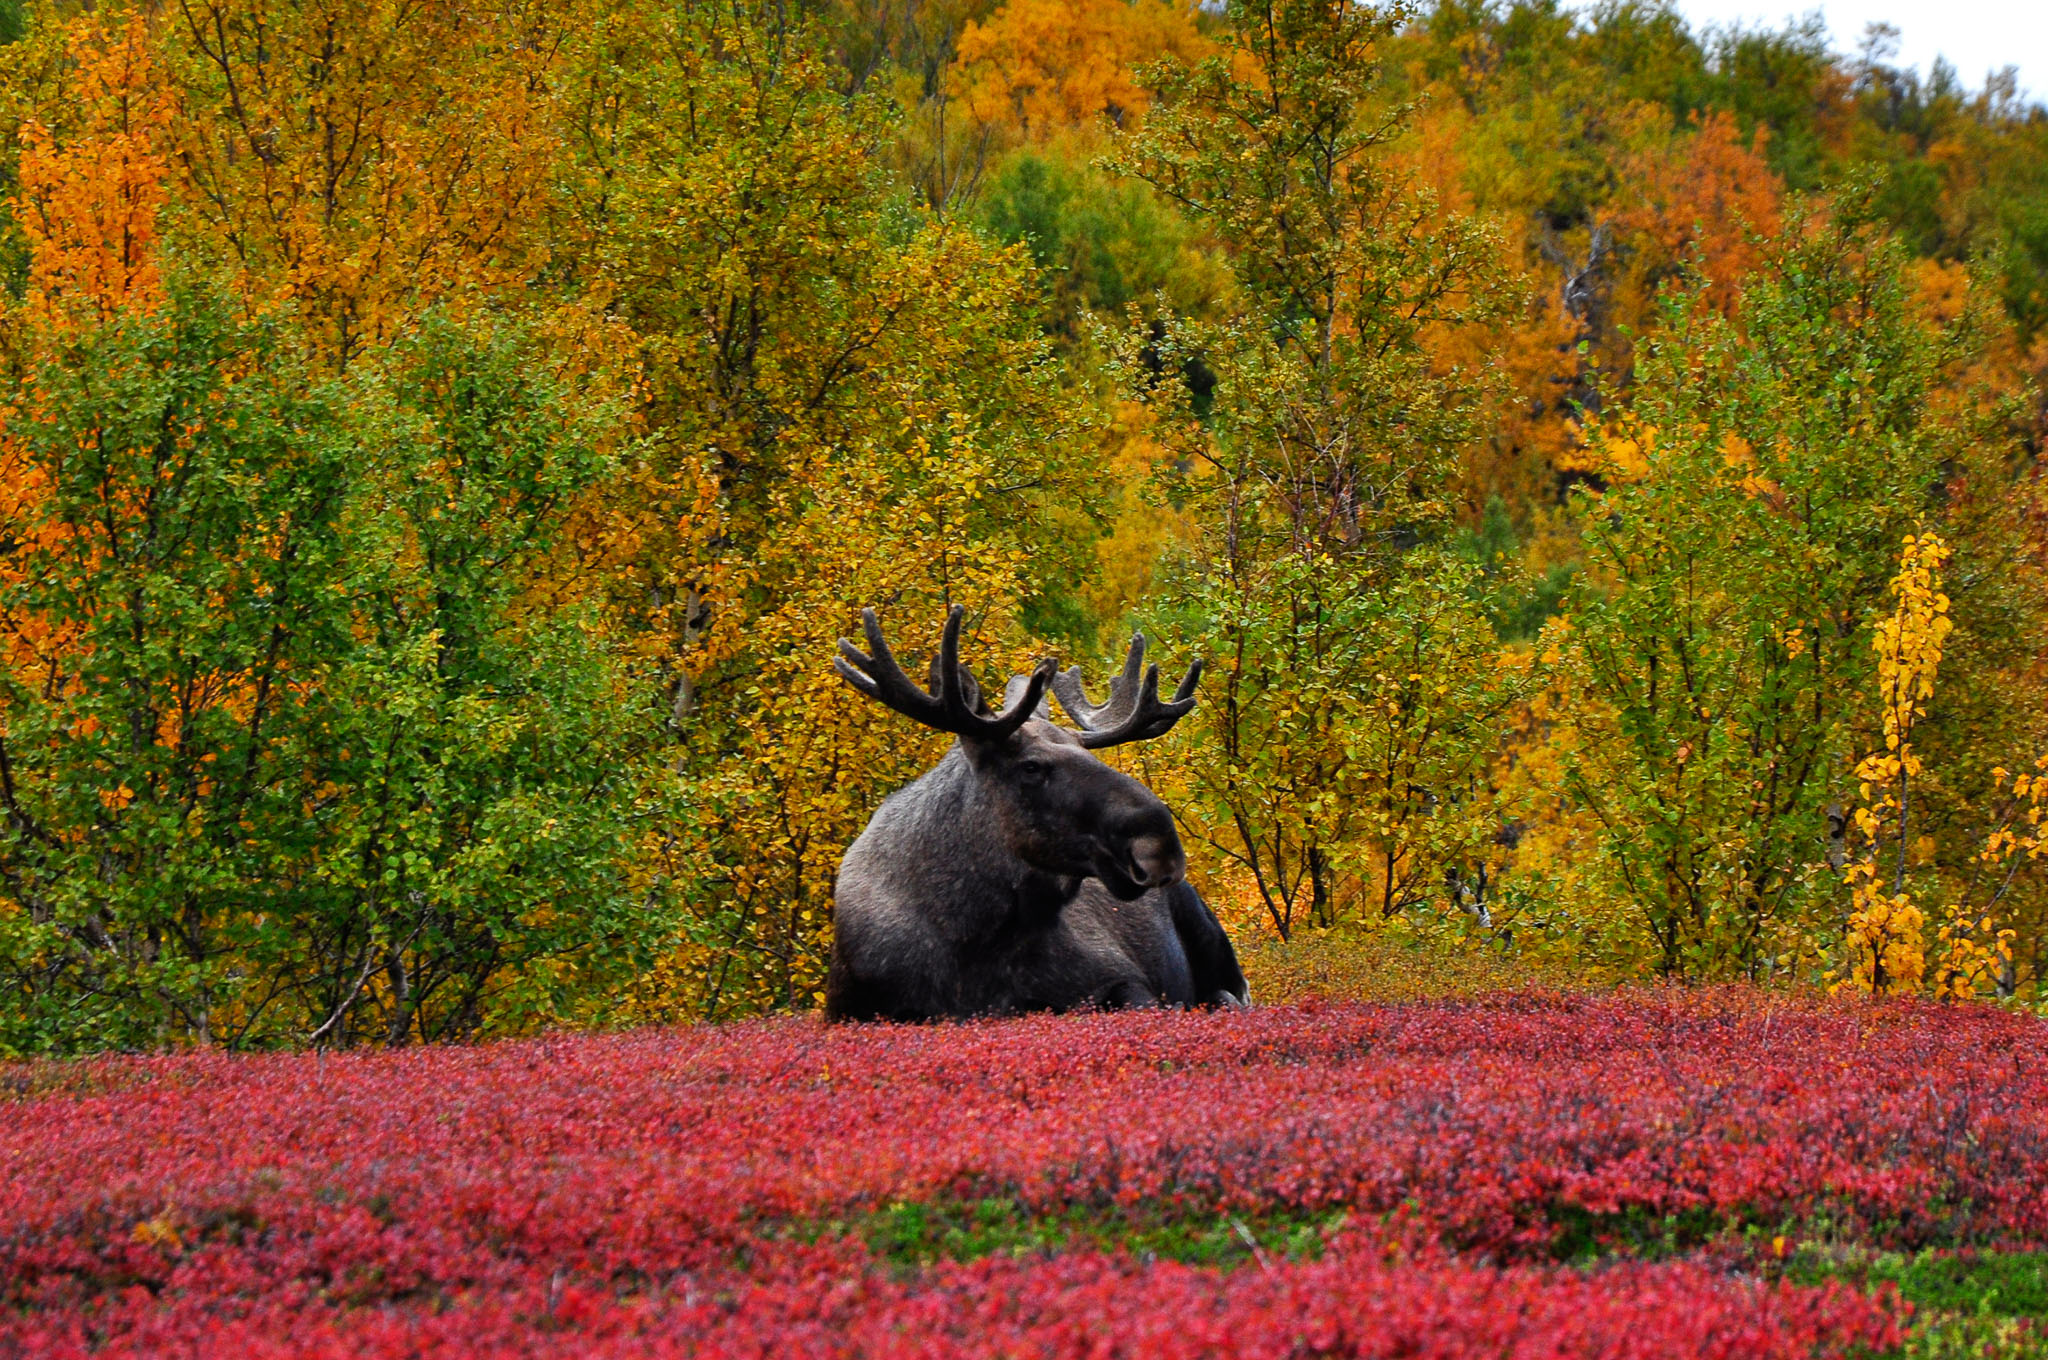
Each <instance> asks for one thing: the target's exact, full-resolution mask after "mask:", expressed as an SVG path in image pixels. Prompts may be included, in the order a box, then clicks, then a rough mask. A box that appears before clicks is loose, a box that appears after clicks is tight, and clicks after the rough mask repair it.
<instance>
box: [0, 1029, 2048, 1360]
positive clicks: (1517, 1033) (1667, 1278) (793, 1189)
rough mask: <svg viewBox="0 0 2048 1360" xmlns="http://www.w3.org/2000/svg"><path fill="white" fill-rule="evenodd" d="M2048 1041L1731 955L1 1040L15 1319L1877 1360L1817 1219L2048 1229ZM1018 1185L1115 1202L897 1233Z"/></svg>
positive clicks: (57, 1331)
mask: <svg viewBox="0 0 2048 1360" xmlns="http://www.w3.org/2000/svg"><path fill="white" fill-rule="evenodd" d="M2044 1058H2048V1028H2044V1026H2043V1025H2042V1024H2041V1023H2040V1022H2038V1021H2035V1020H2032V1019H2028V1018H2026V1017H2022V1016H2015V1015H2008V1014H2005V1013H2001V1012H1999V1011H1995V1010H1991V1009H1987V1008H1975V1007H1931V1006H1902V1007H1887V1008H1881V1009H1871V1008H1867V1007H1847V1006H1833V1005H1826V1004H1821V1003H1817V1002H1807V1001H1797V1000H1792V999H1788V998H1785V997H1779V996H1766V995H1758V994H1751V993H1744V992H1710V993H1649V994H1635V995H1623V996H1614V997H1606V998H1599V999H1587V998H1558V997H1548V998H1546V997H1516V998H1505V999H1499V1000H1494V1001H1489V1002H1485V1003H1472V1004H1429V1005H1412V1006H1330V1007H1304V1008H1282V1009H1268V1010H1255V1011H1252V1012H1249V1013H1240V1014H1222V1015H1180V1014H1122V1015H1096V1016H1082V1017H1069V1018H1054V1017H1035V1018H1029V1019H1023V1020H1014V1021H1004V1022H991V1023H982V1024H972V1025H960V1026H931V1027H921V1028H887V1027H874V1028H841V1029H830V1030H828V1029H826V1028H824V1027H823V1026H821V1025H819V1024H817V1023H816V1022H814V1021H809V1020H801V1019H786V1020H778V1021H771V1022H765V1023H758V1024H747V1025H737V1026H730V1027H725V1028H715V1029H713V1028H706V1029H694V1030H661V1031H642V1032H639V1033H632V1034H622V1035H608V1036H584V1037H558V1038H553V1039H547V1040H534V1041H527V1042H518V1043H502V1044H495V1045H491V1046H487V1047H481V1048H448V1049H437V1050H427V1051H412V1052H400V1053H388V1054H377V1055H370V1056H343V1057H333V1056H329V1057H321V1056H317V1055H296V1056H258V1057H230V1056H222V1055H216V1054H198V1055H190V1056H180V1057H166V1058H109V1059H102V1060H97V1061H92V1062H83V1063H76V1064H68V1065H30V1066H16V1067H13V1068H0V1092H4V1094H0V1111H4V1119H0V1157H4V1159H5V1165H6V1171H7V1174H6V1181H5V1190H4V1203H0V1212H4V1219H0V1221H4V1225H5V1226H4V1228H0V1234H4V1235H0V1291H4V1306H0V1354H6V1355H35V1356H65V1355H73V1354H86V1353H98V1354H108V1355H149V1356H199V1355H219V1356H283V1355H318V1356H366V1357H367V1356H394V1357H395V1356H433V1357H458V1356H502V1355H521V1356H524V1355H532V1356H619V1357H640V1356H670V1355H674V1356H725V1355H745V1356H762V1357H767V1356H784V1355H804V1356H812V1355H815V1356H882V1355H919V1356H967V1355H979V1354H1002V1355H1019V1356H1075V1357H1081V1356H1088V1357H1098V1356H1131V1357H1141V1356H1142V1357H1154V1356H1158V1357H1180V1356H1189V1357H1192V1356H1223V1355H1245V1356H1275V1357H1278V1356H1302V1355H1359V1356H1441V1357H1463V1356H1480V1355H1485V1356H1516V1357H1520V1356H1567V1355H1569V1356H1582V1355H1603V1356H1610V1355H1611V1356H1729V1357H1737V1356H1742V1357H1749V1356H1811V1355H1832V1354H1862V1353H1869V1352H1883V1351H1885V1350H1888V1349H1892V1348H1895V1347H1897V1346H1898V1345H1900V1343H1901V1342H1902V1340H1903V1338H1904V1335H1905V1330H1904V1329H1905V1328H1906V1327H1907V1326H1908V1325H1909V1324H1910V1322H1911V1316H1910V1315H1911V1308H1910V1306H1909V1305H1908V1304H1906V1303H1905V1302H1903V1301H1902V1300H1900V1299H1899V1298H1898V1297H1897V1296H1896V1295H1895V1294H1893V1293H1891V1292H1889V1290H1888V1289H1878V1290H1875V1291H1869V1292H1866V1291H1865V1290H1862V1289H1859V1288H1854V1287H1851V1286H1850V1285H1847V1284H1842V1283H1821V1284H1801V1283H1797V1282H1795V1281H1794V1280H1793V1279H1792V1278H1790V1277H1788V1276H1787V1277H1781V1276H1780V1274H1779V1272H1778V1271H1777V1269H1776V1268H1775V1265H1776V1262H1777V1260H1778V1259H1779V1258H1780V1256H1781V1255H1782V1254H1783V1252H1784V1251H1785V1250H1786V1242H1785V1241H1783V1240H1780V1239H1787V1240H1789V1241H1790V1242H1791V1243H1793V1244H1794V1247H1795V1248H1796V1246H1797V1244H1798V1243H1799V1242H1801V1241H1802V1240H1810V1239H1813V1238H1814V1237H1815V1236H1816V1235H1822V1236H1825V1238H1826V1239H1827V1240H1828V1241H1829V1242H1831V1243H1836V1244H1840V1243H1860V1244H1863V1245H1866V1246H1869V1247H1873V1248H1876V1247H1890V1248H1920V1247H1930V1246H1931V1247H1938V1248H1977V1249H1980V1250H2008V1249H2038V1248H2040V1247H2042V1246H2044V1245H2048V1193H2044V1187H2048V1075H2044V1074H2048V1064H2044V1061H2043V1059H2044ZM989 1206H997V1211H996V1217H999V1218H1001V1219H1002V1221H1003V1222H1004V1223H1007V1224H1010V1225H1012V1227H1016V1225H1024V1227H1025V1228H1027V1229H1028V1228H1029V1227H1030V1226H1031V1225H1041V1226H1042V1225H1046V1224H1065V1225H1069V1226H1070V1227H1072V1226H1073V1225H1081V1230H1079V1231H1076V1232H1075V1233H1074V1235H1072V1236H1071V1237H1069V1238H1067V1239H1063V1240H1064V1242H1065V1245H1060V1244H1058V1243H1054V1244H1052V1245H1047V1244H1046V1243H1045V1242H1044V1240H1042V1239H1039V1240H1038V1244H1037V1245H1034V1246H1031V1247H1029V1248H1026V1249H1014V1250H990V1249H989V1248H988V1244H984V1245H983V1246H981V1247H979V1248H977V1247H974V1246H973V1244H972V1240H971V1239H972V1235H971V1233H970V1234H967V1235H966V1236H962V1235H960V1234H957V1233H956V1234H955V1238H954V1239H952V1245H951V1247H943V1246H941V1247H938V1248H934V1249H933V1250H930V1251H923V1250H918V1251H911V1252H909V1253H907V1254H906V1252H905V1251H904V1250H902V1249H901V1248H902V1246H903V1240H902V1239H903V1226H904V1225H905V1224H906V1223H907V1224H910V1225H911V1226H912V1228H919V1227H920V1225H925V1224H926V1217H925V1216H926V1213H927V1211H929V1214H930V1215H931V1221H932V1222H951V1223H956V1224H959V1223H965V1224H969V1225H973V1224H976V1223H979V1222H981V1221H983V1220H984V1219H987V1218H988V1217H989ZM1218 1224H1223V1225H1228V1227H1229V1229H1230V1235H1231V1236H1233V1237H1234V1238H1238V1239H1242V1240H1245V1241H1247V1242H1249V1243H1254V1244H1257V1243H1260V1242H1261V1240H1262V1236H1263V1239H1264V1242H1265V1243H1266V1245H1263V1246H1261V1247H1260V1249H1259V1250H1258V1251H1257V1252H1256V1254H1252V1253H1250V1252H1247V1254H1246V1258H1245V1259H1243V1260H1241V1261H1238V1262H1235V1263H1227V1264H1211V1265H1205V1264H1187V1263H1183V1262H1181V1261H1176V1260H1174V1259H1161V1257H1162V1256H1164V1257H1168V1258H1170V1257H1171V1255H1172V1253H1171V1251H1170V1250H1162V1251H1160V1252H1155V1251H1154V1250H1153V1248H1152V1246H1150V1245H1147V1244H1148V1243H1159V1242H1169V1241H1171V1240H1174V1238H1173V1234H1174V1232H1175V1231H1177V1230H1178V1231H1182V1232H1183V1233H1185V1232H1187V1231H1194V1230H1197V1229H1200V1230H1205V1231H1206V1230H1209V1229H1213V1228H1214V1227H1215V1226H1216V1225H1218ZM1283 1229H1284V1230H1285V1231H1286V1232H1287V1233H1290V1234H1291V1237H1290V1238H1289V1239H1288V1240H1290V1241H1292V1242H1294V1243H1295V1244H1297V1245H1299V1244H1301V1243H1302V1242H1303V1241H1307V1242H1308V1244H1309V1245H1308V1247H1307V1249H1305V1250H1297V1251H1293V1252H1289V1251H1285V1250H1282V1248H1281V1246H1280V1238H1281V1234H1282V1231H1283ZM1120 1234H1121V1235H1120ZM1660 1234H1661V1235H1662V1238H1663V1249H1662V1250H1659V1249H1657V1248H1656V1245H1655V1244H1656V1242H1657V1240H1658V1239H1659V1235H1660ZM928 1236H930V1235H929V1234H928ZM931 1241H933V1242H936V1241H938V1239H937V1237H936V1236H931ZM963 1243H964V1244H965V1245H964V1246H963ZM1565 1257H1570V1258H1571V1259H1570V1261H1569V1262H1567V1261H1565V1260H1564V1258H1565Z"/></svg>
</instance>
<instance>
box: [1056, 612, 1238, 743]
mask: <svg viewBox="0 0 2048 1360" xmlns="http://www.w3.org/2000/svg"><path fill="white" fill-rule="evenodd" d="M1141 667H1142V668H1145V680H1144V683H1143V684H1142V685H1141V684H1139V682H1138V671H1139V669H1140V668H1141ZM1201 678H1202V661H1201V658H1200V657H1197V658H1195V662H1194V664H1193V665H1191V666H1189V667H1188V673H1187V675H1186V676H1184V677H1183V678H1182V679H1181V682H1180V688H1179V689H1177V690H1175V691H1174V694H1173V699H1172V700H1171V701H1170V702H1167V703H1161V702H1160V700H1159V667H1157V666H1151V667H1145V635H1144V634H1143V633H1133V634H1131V650H1130V654H1129V655H1127V656H1126V657H1125V658H1124V669H1123V674H1121V675H1119V676H1117V677H1116V679H1114V680H1112V681H1110V682H1109V700H1108V702H1106V703H1100V704H1097V703H1091V702H1090V701H1089V698H1088V691H1087V690H1086V689H1085V688H1083V687H1082V684H1081V668H1080V667H1079V666H1070V667H1068V668H1067V669H1066V670H1064V671H1062V672H1060V673H1059V674H1058V675H1055V676H1054V677H1053V679H1052V692H1053V693H1054V694H1055V695H1056V696H1058V698H1059V701H1060V707H1061V708H1064V709H1065V710H1067V712H1068V713H1070V714H1072V715H1073V719H1074V722H1075V725H1076V726H1078V727H1079V728H1080V729H1081V744H1082V745H1083V746H1085V747H1087V748H1088V749H1089V750H1091V751H1099V750H1101V749H1102V748H1103V747H1105V746H1121V745H1123V744H1124V743H1125V742H1127V741H1147V740H1150V739H1151V738H1153V737H1159V736H1164V735H1166V732H1167V729H1169V728H1171V727H1172V726H1173V725H1174V724H1175V723H1177V722H1179V721H1180V720H1181V719H1182V718H1184V717H1186V716H1187V715H1188V712H1189V711H1190V710H1191V709H1193V708H1194V706H1195V685H1196V684H1197V683H1198V682H1199V681H1200V680H1201Z"/></svg>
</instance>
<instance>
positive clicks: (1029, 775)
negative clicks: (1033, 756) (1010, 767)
mask: <svg viewBox="0 0 2048 1360" xmlns="http://www.w3.org/2000/svg"><path fill="white" fill-rule="evenodd" d="M1017 777H1018V778H1019V779H1023V780H1028V781H1029V782H1031V783H1033V784H1043V783H1044V782H1045V781H1046V780H1048V779H1050V778H1052V766H1050V765H1048V764H1046V763H1045V762H1044V761H1042V760H1026V761H1021V762H1019V763H1018V766H1017Z"/></svg>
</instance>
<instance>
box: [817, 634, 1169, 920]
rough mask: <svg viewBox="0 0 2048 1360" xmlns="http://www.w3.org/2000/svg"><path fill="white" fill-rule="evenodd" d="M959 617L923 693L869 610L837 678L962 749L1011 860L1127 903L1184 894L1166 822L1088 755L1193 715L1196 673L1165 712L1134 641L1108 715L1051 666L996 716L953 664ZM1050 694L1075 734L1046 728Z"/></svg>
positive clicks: (1017, 688) (1016, 690)
mask: <svg viewBox="0 0 2048 1360" xmlns="http://www.w3.org/2000/svg"><path fill="white" fill-rule="evenodd" d="M963 613H964V611H963V609H962V608H961V606H959V605H957V604H956V605H954V606H953V607H952V609H951V610H950V611H948V613H947V615H946V627H945V631H944V633H943V634H941V636H940V639H939V650H938V651H937V653H935V654H934V655H933V657H932V664H931V680H930V686H929V688H928V689H921V688H919V687H918V686H917V685H916V684H915V683H914V682H912V681H911V679H910V678H909V677H908V676H907V675H905V674H904V673H903V668H902V667H901V666H900V665H899V664H897V661H896V658H895V656H894V654H892V653H891V652H890V650H889V643H888V641H887V640H886V639H885V638H884V637H883V636H882V628H881V624H880V622H879V621H878V620H877V619H876V618H875V611H874V610H872V609H866V610H863V611H861V624H862V627H863V629H864V631H865V632H866V633H867V643H868V651H866V652H862V651H861V650H860V649H859V648H858V647H855V646H854V645H853V643H851V642H849V641H846V640H844V639H842V640H841V641H840V643H839V656H838V657H837V658H836V659H835V661H834V666H835V668H836V669H837V670H838V672H839V674H840V675H841V676H842V677H844V678H845V680H846V682H847V683H848V684H850V685H852V686H853V687H854V688H855V689H857V690H859V691H860V692H861V693H862V694H865V695H867V696H868V697H869V698H870V699H873V700H875V701H876V702H877V703H881V704H884V705H886V706H887V707H889V708H892V709H894V710H895V711H896V712H898V713H901V714H903V715H904V716H905V717H907V718H911V719H914V720H915V721H917V722H920V723H922V724H924V725H925V726H926V727H931V728H935V729H937V730H938V731H941V732H950V733H952V734H953V735H954V736H956V737H958V738H960V750H961V752H962V754H963V755H964V756H965V758H966V762H967V766H968V768H969V769H970V770H971V771H972V772H973V775H974V778H975V781H976V783H977V784H979V785H980V786H981V791H982V795H983V797H982V800H981V801H982V803H983V807H984V808H985V810H986V811H987V813H988V814H990V817H989V829H990V830H991V831H993V832H994V833H996V834H997V835H998V836H1000V837H1001V839H1002V840H1003V842H1004V843H1005V845H1006V846H1007V848H1008V849H1009V851H1010V852H1011V853H1012V854H1013V855H1015V856H1016V857H1017V858H1018V859H1020V860H1022V861H1024V862H1025V863H1027V864H1029V865H1031V866H1032V867H1033V868H1034V869H1037V870H1039V871H1040V872H1042V873H1045V874H1049V875H1053V876H1055V877H1061V878H1089V877H1093V878H1096V879H1099V880H1100V881H1101V882H1102V885H1103V886H1104V887H1106V888H1108V889H1109V891H1110V892H1111V893H1113V894H1114V895H1115V896H1116V897H1118V898H1120V899H1121V900H1123V901H1126V902H1129V901H1135V900H1136V899H1137V898H1139V897H1141V896H1143V895H1144V894H1145V893H1146V892H1147V891H1149V890H1150V889H1153V888H1159V887H1164V886H1166V885H1167V884H1169V883H1177V882H1179V881H1180V879H1181V877H1182V876H1183V874H1184V873H1185V872H1186V869H1187V859H1186V857H1185V856H1184V855H1183V854H1182V852H1181V846H1180V837H1179V835H1178V834H1177V833H1176V832H1175V830H1174V825H1173V813H1172V812H1171V811H1170V810H1169V809H1168V808H1167V806H1166V804H1164V803H1162V802H1161V801H1159V799H1158V798H1157V797H1156V796H1154V795H1153V793H1152V791H1151V790H1150V789H1148V788H1146V787H1145V786H1144V785H1143V784H1140V783H1139V782H1138V781H1137V780H1135V779H1132V778H1131V777H1130V776H1129V775H1126V774H1123V773H1121V772H1120V771H1118V770H1115V769H1112V768H1111V767H1110V766H1108V765H1105V764H1104V763H1103V762H1102V761H1101V760H1100V759H1098V758H1097V757H1096V756H1095V754H1094V753H1095V752H1096V751H1100V750H1104V749H1106V748H1108V747H1111V746H1120V745H1123V744H1124V743H1126V742H1133V741H1144V740H1147V739H1148V738H1151V737H1157V736H1163V735H1164V734H1165V733H1166V732H1167V731H1168V730H1169V729H1171V728H1172V727H1173V725H1174V724H1175V723H1176V722H1178V721H1180V719H1181V718H1183V717H1184V716H1186V715H1187V713H1188V712H1189V711H1190V710H1191V709H1193V708H1194V706H1195V685H1196V684H1197V683H1198V682H1199V681H1200V680H1201V678H1202V663H1201V662H1200V661H1199V660H1197V661H1196V662H1194V663H1193V664H1192V665H1190V666H1189V667H1188V671H1187V674H1186V675H1185V676H1184V677H1183V678H1182V679H1181V682H1180V687H1179V688H1178V689H1177V690H1176V691H1175V692H1174V696H1173V698H1172V699H1171V700H1168V701H1162V700H1161V699H1160V697H1159V667H1157V666H1152V667H1149V668H1146V667H1145V664H1144V663H1145V638H1144V635H1143V634H1142V633H1141V634H1137V635H1136V636H1134V637H1132V639H1131V649H1130V653H1129V654H1128V655H1127V656H1126V657H1125V659H1124V669H1123V673H1122V674H1120V675H1118V676H1117V677H1116V678H1115V679H1114V680H1112V681H1111V682H1110V686H1109V698H1108V699H1107V700H1106V701H1104V702H1103V703H1100V704H1097V703H1094V702H1092V701H1090V699H1089V698H1088V693H1087V690H1086V689H1085V688H1083V686H1082V683H1081V669H1080V667H1078V666H1075V667H1072V668H1071V669H1069V670H1066V671H1064V672H1061V671H1058V670H1057V669H1056V667H1057V663H1056V662H1054V661H1053V659H1052V658H1050V657H1047V658H1045V659H1044V660H1042V661H1040V662H1039V663H1038V665H1037V666H1036V667H1035V668H1034V669H1033V670H1032V671H1031V672H1030V674H1028V675H1020V676H1017V677H1015V678H1014V679H1012V680H1011V681H1010V683H1009V685H1008V686H1007V688H1006V690H1005V693H1004V704H1003V709H1002V711H1001V712H1000V713H991V712H990V711H989V708H988V705H987V703H986V702H985V701H984V700H983V699H982V697H981V687H980V685H979V684H977V683H976V681H975V679H974V676H973V675H972V674H971V673H970V672H969V671H968V670H967V669H966V668H965V667H964V666H962V665H961V664H960V623H961V618H962V616H963ZM1141 670H1143V679H1142V681H1141V680H1140V678H1139V673H1140V671H1141ZM1047 689H1050V690H1051V691H1052V693H1053V694H1054V695H1055V696H1056V697H1057V698H1058V699H1059V701H1060V706H1061V707H1062V708H1064V709H1066V711H1067V713H1068V715H1069V716H1070V717H1071V718H1072V719H1073V721H1074V727H1075V730H1073V731H1069V730H1067V729H1066V728H1063V727H1058V726H1055V725H1054V724H1053V723H1052V722H1051V721H1050V715H1049V714H1048V713H1047V711H1046V709H1045V704H1044V698H1045V692H1046V690H1047Z"/></svg>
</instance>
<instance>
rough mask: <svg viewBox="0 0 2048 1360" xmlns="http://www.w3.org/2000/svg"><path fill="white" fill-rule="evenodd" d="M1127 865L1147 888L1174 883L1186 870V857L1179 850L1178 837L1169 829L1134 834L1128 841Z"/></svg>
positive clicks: (1179, 879)
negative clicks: (1129, 854)
mask: <svg viewBox="0 0 2048 1360" xmlns="http://www.w3.org/2000/svg"><path fill="white" fill-rule="evenodd" d="M1131 865H1132V867H1133V868H1135V869H1136V870H1137V871H1138V881H1139V882H1140V883H1142V884H1144V885H1145V886H1146V887H1148V888H1160V887H1164V886H1166V885H1167V884H1169V883H1178V882H1180V881H1181V879H1182V877H1183V876H1185V875H1186V873H1187V871H1188V857H1187V856H1186V855H1185V854H1184V853H1182V851H1181V848H1180V838H1179V837H1177V836H1175V835H1174V834H1173V833H1172V832H1168V833H1167V834H1165V835H1163V836H1161V835H1145V836H1138V837H1135V838H1133V839H1132V841H1131Z"/></svg>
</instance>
